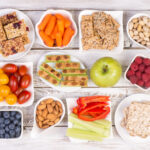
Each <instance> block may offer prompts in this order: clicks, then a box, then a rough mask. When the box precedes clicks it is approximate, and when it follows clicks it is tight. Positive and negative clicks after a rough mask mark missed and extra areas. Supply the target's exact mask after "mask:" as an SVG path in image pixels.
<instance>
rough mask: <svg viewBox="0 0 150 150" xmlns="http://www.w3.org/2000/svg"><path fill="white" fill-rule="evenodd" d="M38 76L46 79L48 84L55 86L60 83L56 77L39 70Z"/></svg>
mask: <svg viewBox="0 0 150 150" xmlns="http://www.w3.org/2000/svg"><path fill="white" fill-rule="evenodd" d="M38 75H39V76H40V77H41V78H44V79H45V80H47V81H48V82H50V83H52V84H54V85H58V84H59V81H58V80H56V79H55V78H54V77H52V76H50V75H49V74H48V73H47V72H45V71H43V70H39V71H38Z"/></svg>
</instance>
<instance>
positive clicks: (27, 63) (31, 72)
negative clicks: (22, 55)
mask: <svg viewBox="0 0 150 150" xmlns="http://www.w3.org/2000/svg"><path fill="white" fill-rule="evenodd" d="M10 63H11V62H10ZM5 64H8V62H0V68H1V67H3V66H4V65H5ZM12 64H15V65H17V66H21V65H25V66H27V68H28V73H29V75H30V76H31V83H30V85H29V87H28V88H26V89H25V90H28V91H29V92H31V97H30V99H29V100H28V101H27V102H26V103H24V104H19V103H16V104H14V105H9V104H7V103H6V102H5V100H4V101H2V102H0V106H11V107H15V106H17V107H27V106H30V105H32V104H33V101H34V87H33V63H32V62H25V63H18V62H14V63H12Z"/></svg>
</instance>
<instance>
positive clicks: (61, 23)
mask: <svg viewBox="0 0 150 150" xmlns="http://www.w3.org/2000/svg"><path fill="white" fill-rule="evenodd" d="M57 27H58V31H59V32H60V33H61V34H62V36H63V34H64V29H65V28H64V27H65V24H64V20H62V19H58V20H57Z"/></svg>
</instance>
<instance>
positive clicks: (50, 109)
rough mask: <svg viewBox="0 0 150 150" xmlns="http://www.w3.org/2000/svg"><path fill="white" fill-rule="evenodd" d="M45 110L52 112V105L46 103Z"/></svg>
mask: <svg viewBox="0 0 150 150" xmlns="http://www.w3.org/2000/svg"><path fill="white" fill-rule="evenodd" d="M47 110H48V112H49V113H52V112H53V107H52V105H50V104H48V105H47Z"/></svg>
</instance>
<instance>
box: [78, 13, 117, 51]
mask: <svg viewBox="0 0 150 150" xmlns="http://www.w3.org/2000/svg"><path fill="white" fill-rule="evenodd" d="M119 27H120V25H119V23H118V22H117V21H116V20H114V19H113V18H112V17H111V16H110V15H108V14H106V13H104V12H95V13H93V14H92V15H86V16H82V21H81V32H82V46H83V49H84V50H89V49H108V50H112V49H114V48H115V47H117V45H118V42H119V30H118V29H119Z"/></svg>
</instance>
